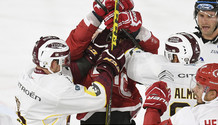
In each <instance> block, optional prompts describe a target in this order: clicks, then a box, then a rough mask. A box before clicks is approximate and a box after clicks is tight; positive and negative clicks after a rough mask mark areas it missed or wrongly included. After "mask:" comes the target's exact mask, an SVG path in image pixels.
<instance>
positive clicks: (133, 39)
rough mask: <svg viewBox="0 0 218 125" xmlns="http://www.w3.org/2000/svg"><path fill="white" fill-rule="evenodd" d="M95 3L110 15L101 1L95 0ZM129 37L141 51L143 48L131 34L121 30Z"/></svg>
mask: <svg viewBox="0 0 218 125" xmlns="http://www.w3.org/2000/svg"><path fill="white" fill-rule="evenodd" d="M95 2H96V3H97V4H98V5H99V6H100V7H101V8H102V9H103V10H104V11H105V13H106V14H107V13H108V10H107V8H106V7H105V6H104V5H103V4H102V3H101V2H100V1H99V0H95ZM118 12H119V11H118ZM121 30H122V31H123V32H124V33H125V34H126V35H127V36H128V37H129V39H131V41H132V42H133V43H134V45H135V46H136V47H138V48H139V49H141V48H142V47H141V46H140V45H139V43H138V42H137V41H136V39H135V38H134V37H133V36H132V35H131V34H130V33H129V32H127V31H126V30H125V29H121Z"/></svg>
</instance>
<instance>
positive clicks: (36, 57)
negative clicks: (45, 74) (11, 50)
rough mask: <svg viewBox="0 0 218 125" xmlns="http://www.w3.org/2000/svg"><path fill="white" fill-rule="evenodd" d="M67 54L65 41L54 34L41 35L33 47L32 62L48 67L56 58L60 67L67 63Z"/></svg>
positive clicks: (67, 49) (68, 52)
mask: <svg viewBox="0 0 218 125" xmlns="http://www.w3.org/2000/svg"><path fill="white" fill-rule="evenodd" d="M69 54H70V51H69V47H68V45H67V44H66V42H65V41H63V40H61V39H60V38H58V37H56V36H45V37H41V38H40V39H39V40H38V41H37V42H36V44H35V46H34V48H33V52H32V56H33V63H35V64H36V65H38V66H40V67H43V68H47V69H50V66H51V62H52V61H53V60H57V61H58V63H59V65H60V66H61V67H62V66H63V65H68V64H69V61H70V59H69V57H70V56H69Z"/></svg>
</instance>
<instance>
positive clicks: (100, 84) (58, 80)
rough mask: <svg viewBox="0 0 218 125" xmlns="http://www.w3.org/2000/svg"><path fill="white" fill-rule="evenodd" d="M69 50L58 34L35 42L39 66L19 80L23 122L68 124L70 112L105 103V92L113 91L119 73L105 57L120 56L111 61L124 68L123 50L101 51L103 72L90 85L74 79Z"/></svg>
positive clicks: (26, 124) (31, 124)
mask: <svg viewBox="0 0 218 125" xmlns="http://www.w3.org/2000/svg"><path fill="white" fill-rule="evenodd" d="M69 53H70V51H69V47H68V46H67V44H66V43H65V41H63V40H61V39H59V38H58V37H56V36H46V37H41V38H40V40H39V41H37V42H36V44H35V47H34V49H33V53H32V56H33V62H34V63H35V64H36V66H35V67H32V68H30V69H29V70H28V71H26V72H25V73H24V74H23V75H21V77H20V78H19V82H18V92H19V93H18V94H17V95H16V103H17V114H18V116H19V121H20V123H21V124H22V125H66V122H67V117H68V116H69V115H71V114H76V113H82V112H87V111H94V110H97V109H100V108H103V107H104V106H105V105H106V103H107V96H106V93H108V92H110V85H111V80H112V79H113V77H114V75H116V74H114V75H113V72H112V71H113V68H112V67H111V65H110V63H109V62H107V60H104V61H102V60H103V59H104V58H107V59H108V58H111V57H110V56H114V57H115V58H117V57H118V56H119V57H120V58H119V59H120V60H122V61H120V62H118V60H116V59H115V58H113V60H112V61H113V63H119V64H120V65H117V66H116V68H115V67H114V69H115V70H116V69H117V68H121V67H122V66H121V65H123V64H124V62H125V58H124V56H122V55H124V54H123V53H122V50H121V49H120V48H119V47H117V48H116V49H114V50H113V52H112V51H110V50H108V51H104V52H103V53H102V54H104V55H102V56H101V59H99V60H98V62H97V63H98V65H97V69H98V68H99V70H101V74H100V75H99V76H98V77H96V78H95V79H94V80H93V82H92V85H91V86H90V87H89V88H88V89H86V87H84V86H82V85H78V84H74V82H73V81H72V76H71V71H70V68H68V67H65V66H68V65H71V63H73V62H71V63H70V64H69V61H70V58H69V57H70V54H69ZM114 53H116V55H114ZM121 62H122V63H121ZM106 64H107V66H106V67H107V71H106V69H104V67H105V65H106ZM119 66H121V67H119ZM109 71H110V72H109ZM117 72H118V71H117ZM77 73H80V72H77Z"/></svg>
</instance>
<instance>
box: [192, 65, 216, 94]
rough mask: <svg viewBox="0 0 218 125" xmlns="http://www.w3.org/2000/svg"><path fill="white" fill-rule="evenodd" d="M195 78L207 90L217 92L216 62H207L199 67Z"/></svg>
mask: <svg viewBox="0 0 218 125" xmlns="http://www.w3.org/2000/svg"><path fill="white" fill-rule="evenodd" d="M195 79H196V81H197V82H198V83H199V84H201V85H203V86H207V87H208V88H209V90H216V91H217V92H218V63H209V64H205V65H203V66H202V67H200V68H199V69H198V71H197V73H196V76H195ZM217 96H218V94H217Z"/></svg>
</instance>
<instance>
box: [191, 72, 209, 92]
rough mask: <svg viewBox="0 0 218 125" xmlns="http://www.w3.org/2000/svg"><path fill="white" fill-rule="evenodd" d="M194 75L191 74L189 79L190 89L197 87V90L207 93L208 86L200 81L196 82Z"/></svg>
mask: <svg viewBox="0 0 218 125" xmlns="http://www.w3.org/2000/svg"><path fill="white" fill-rule="evenodd" d="M195 77H196V75H193V76H192V78H191V81H190V89H191V90H193V89H194V88H195V87H197V89H198V90H202V89H203V91H204V92H205V93H207V92H208V91H209V90H210V88H209V87H208V86H206V85H202V84H200V83H198V82H197V81H196V79H195Z"/></svg>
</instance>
